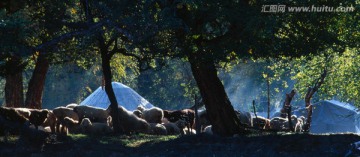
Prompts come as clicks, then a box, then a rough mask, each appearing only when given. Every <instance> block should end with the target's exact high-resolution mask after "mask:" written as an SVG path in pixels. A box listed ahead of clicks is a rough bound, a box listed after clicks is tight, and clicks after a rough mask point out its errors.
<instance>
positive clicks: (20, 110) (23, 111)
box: [14, 108, 31, 119]
mask: <svg viewBox="0 0 360 157" xmlns="http://www.w3.org/2000/svg"><path fill="white" fill-rule="evenodd" d="M14 109H15V110H16V111H17V112H18V113H20V114H21V115H22V116H24V117H25V118H27V119H29V118H30V114H31V111H30V109H29V108H14Z"/></svg>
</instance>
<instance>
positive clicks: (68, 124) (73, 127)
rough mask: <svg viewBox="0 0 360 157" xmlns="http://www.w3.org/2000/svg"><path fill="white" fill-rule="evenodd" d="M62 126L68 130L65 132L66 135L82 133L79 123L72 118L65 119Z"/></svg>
mask: <svg viewBox="0 0 360 157" xmlns="http://www.w3.org/2000/svg"><path fill="white" fill-rule="evenodd" d="M62 124H63V127H64V128H66V129H65V132H64V133H65V134H66V135H67V134H68V133H72V134H75V133H81V131H80V125H79V122H78V121H76V120H74V119H72V118H70V117H65V118H64V120H63V123H62Z"/></svg>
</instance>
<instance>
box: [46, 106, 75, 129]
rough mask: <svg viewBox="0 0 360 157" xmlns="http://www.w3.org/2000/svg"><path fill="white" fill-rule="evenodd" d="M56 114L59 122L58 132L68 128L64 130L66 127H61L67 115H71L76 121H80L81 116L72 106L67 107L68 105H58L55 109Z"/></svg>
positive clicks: (57, 125)
mask: <svg viewBox="0 0 360 157" xmlns="http://www.w3.org/2000/svg"><path fill="white" fill-rule="evenodd" d="M52 112H53V113H54V115H55V116H56V118H57V124H56V132H64V131H66V130H64V129H65V128H64V127H61V128H60V125H62V123H63V120H64V118H65V117H69V118H71V119H73V120H75V121H79V116H78V114H77V113H75V112H74V111H73V109H71V108H66V107H62V106H61V107H57V108H55V109H54V110H53V111H52Z"/></svg>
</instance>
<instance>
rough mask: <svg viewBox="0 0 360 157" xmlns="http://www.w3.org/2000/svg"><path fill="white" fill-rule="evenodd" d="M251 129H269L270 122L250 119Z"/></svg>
mask: <svg viewBox="0 0 360 157" xmlns="http://www.w3.org/2000/svg"><path fill="white" fill-rule="evenodd" d="M252 123H253V127H254V128H257V129H270V120H269V119H267V118H265V117H262V116H257V117H253V118H252Z"/></svg>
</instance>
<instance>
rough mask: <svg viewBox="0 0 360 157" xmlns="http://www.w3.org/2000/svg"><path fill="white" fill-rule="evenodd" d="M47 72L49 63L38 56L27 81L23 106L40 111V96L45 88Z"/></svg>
mask: <svg viewBox="0 0 360 157" xmlns="http://www.w3.org/2000/svg"><path fill="white" fill-rule="evenodd" d="M48 70H49V61H48V59H47V58H46V57H45V56H44V55H41V54H40V55H39V57H38V59H37V61H36V64H35V69H34V72H33V74H32V76H31V79H30V81H29V87H28V91H27V92H26V100H25V106H26V107H28V108H35V109H41V108H42V95H43V91H44V86H45V80H46V73H47V72H48Z"/></svg>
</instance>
